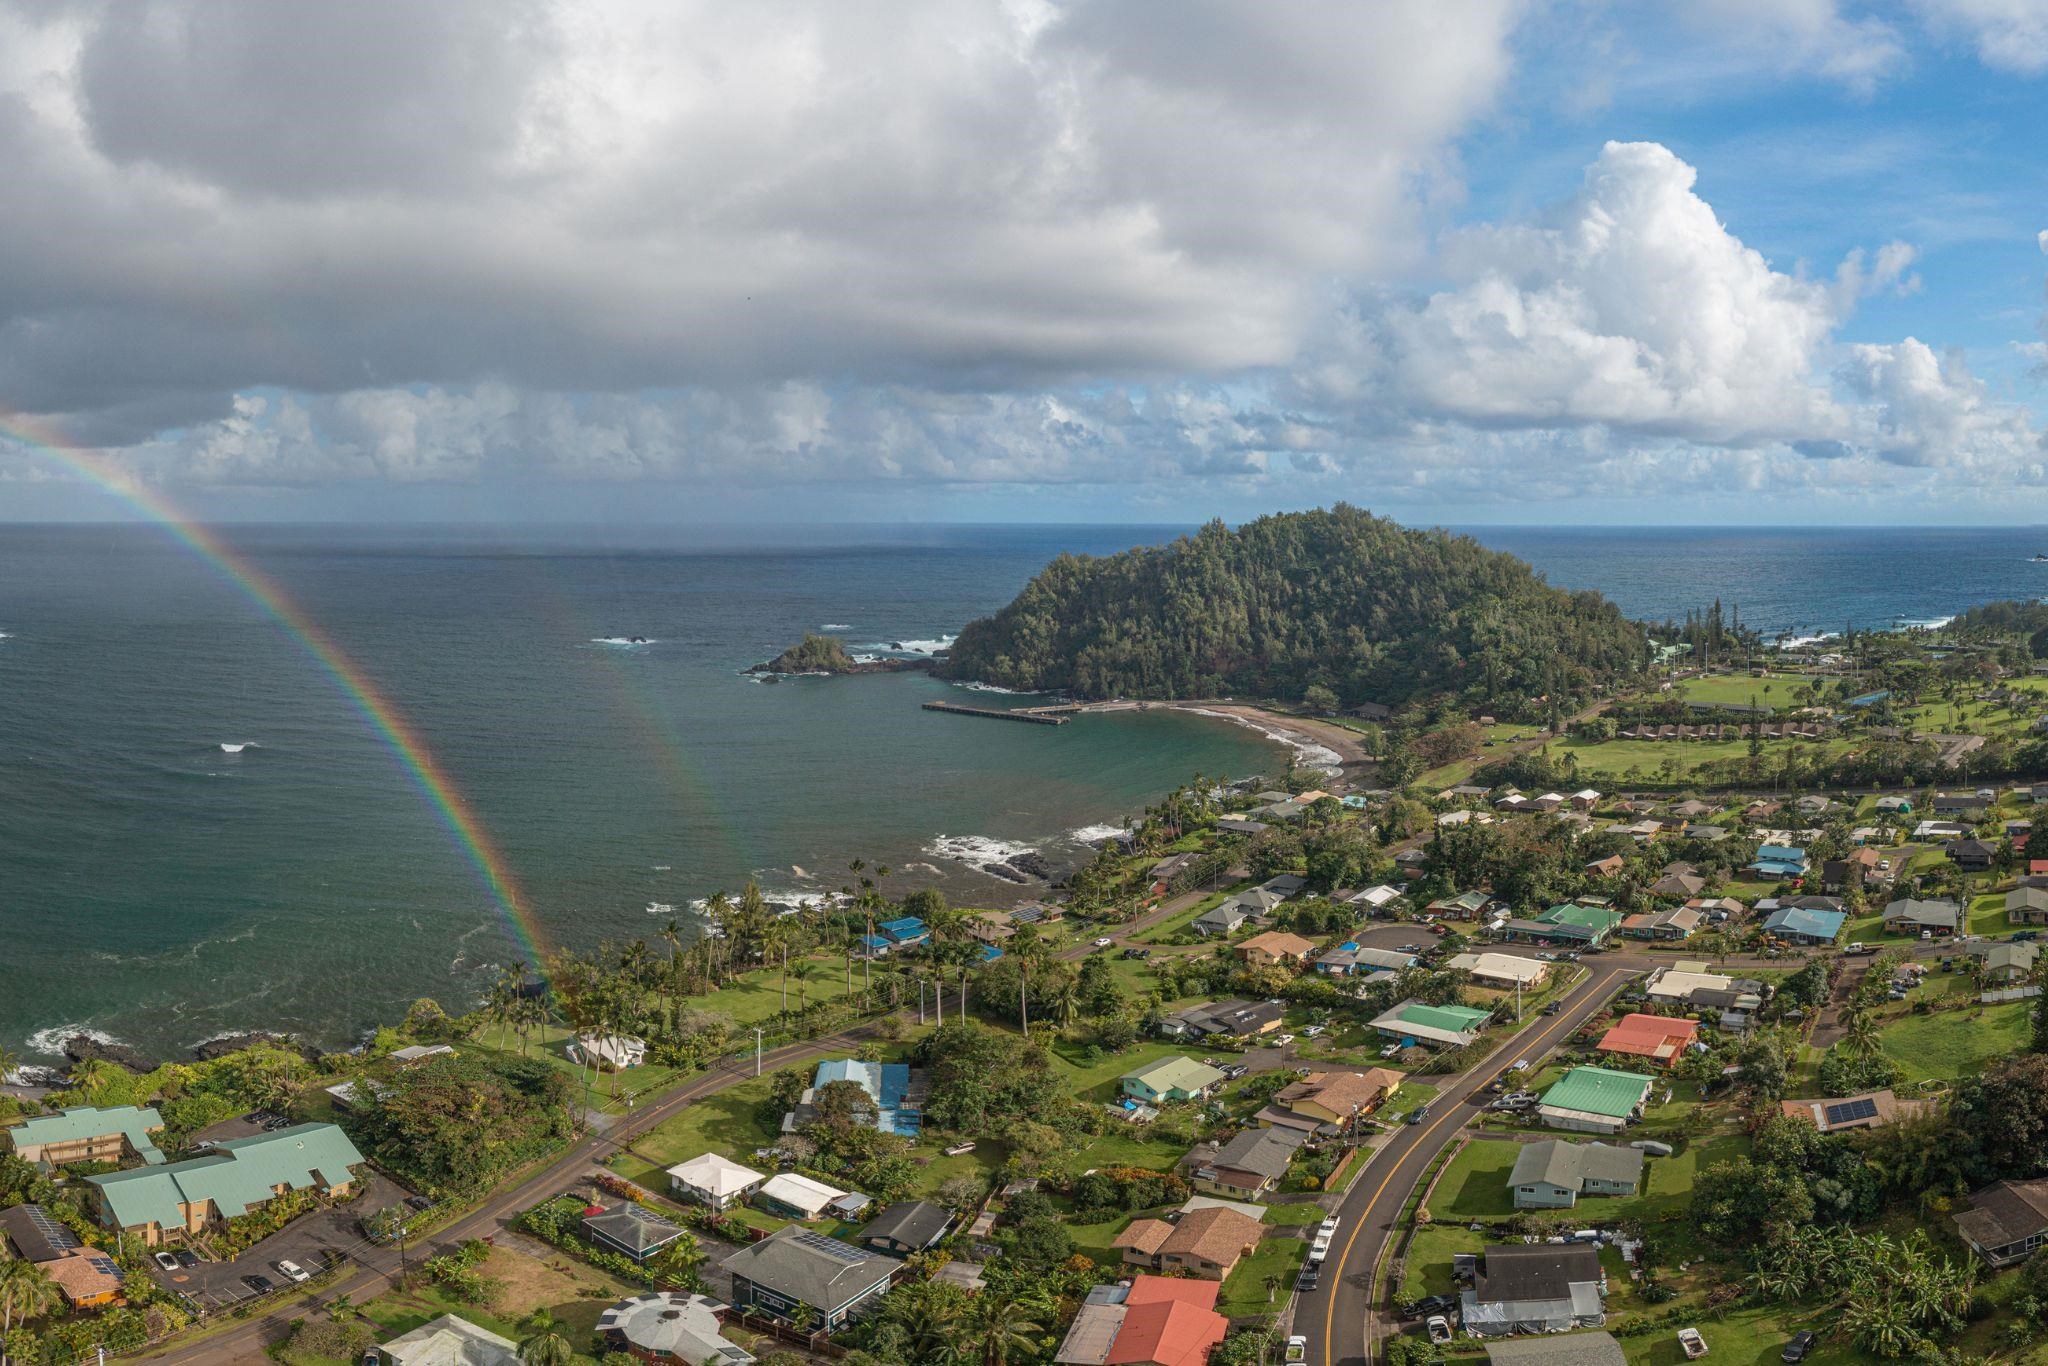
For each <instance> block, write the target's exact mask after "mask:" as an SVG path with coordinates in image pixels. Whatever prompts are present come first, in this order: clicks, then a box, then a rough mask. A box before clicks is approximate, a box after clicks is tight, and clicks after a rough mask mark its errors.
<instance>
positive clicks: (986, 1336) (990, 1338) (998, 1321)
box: [974, 1295, 1043, 1366]
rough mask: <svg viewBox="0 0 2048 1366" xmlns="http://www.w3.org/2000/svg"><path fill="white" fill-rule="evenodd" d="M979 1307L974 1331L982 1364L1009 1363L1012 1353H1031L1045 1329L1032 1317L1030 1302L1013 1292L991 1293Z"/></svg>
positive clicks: (1000, 1364) (984, 1365)
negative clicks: (1007, 1293) (1014, 1295)
mask: <svg viewBox="0 0 2048 1366" xmlns="http://www.w3.org/2000/svg"><path fill="white" fill-rule="evenodd" d="M975 1308H976V1312H975V1316H974V1332H975V1338H976V1341H977V1342H978V1343H979V1345H980V1347H981V1360H982V1366H1008V1363H1009V1361H1010V1356H1011V1354H1012V1353H1018V1354H1023V1355H1028V1354H1029V1353H1030V1351H1031V1348H1032V1345H1033V1343H1034V1341H1035V1339H1036V1338H1037V1336H1038V1334H1039V1333H1040V1332H1042V1331H1043V1328H1042V1326H1041V1325H1040V1324H1039V1323H1038V1322H1037V1321H1036V1320H1034V1319H1032V1318H1031V1317H1029V1316H1030V1314H1031V1312H1032V1310H1031V1308H1030V1306H1028V1305H1026V1304H1025V1303H1024V1302H1023V1301H1022V1300H1019V1299H1016V1298H1015V1297H1013V1296H1008V1295H989V1296H986V1297H984V1298H983V1300H982V1302H981V1303H980V1304H979V1305H977V1306H976V1307H975Z"/></svg>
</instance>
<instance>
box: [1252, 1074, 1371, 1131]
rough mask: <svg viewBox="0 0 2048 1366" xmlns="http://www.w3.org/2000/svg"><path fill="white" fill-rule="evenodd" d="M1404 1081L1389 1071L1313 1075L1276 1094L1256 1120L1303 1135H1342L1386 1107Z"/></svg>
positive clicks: (1290, 1083)
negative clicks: (1359, 1119)
mask: <svg viewBox="0 0 2048 1366" xmlns="http://www.w3.org/2000/svg"><path fill="white" fill-rule="evenodd" d="M1404 1079H1405V1074H1404V1073H1400V1072H1396V1071H1394V1070H1393V1069H1391V1068H1386V1067H1375V1068H1372V1069H1370V1070H1369V1071H1365V1072H1310V1073H1309V1074H1308V1075H1307V1076H1305V1077H1303V1078H1302V1079H1301V1080H1299V1081H1291V1082H1289V1083H1287V1085H1285V1086H1283V1087H1281V1088H1280V1089H1279V1090H1278V1091H1275V1092H1274V1093H1273V1099H1272V1100H1271V1101H1270V1102H1269V1103H1268V1104H1267V1105H1266V1107H1265V1108H1264V1109H1263V1110H1260V1111H1259V1113H1258V1114H1257V1115H1255V1116H1253V1119H1254V1122H1256V1123H1258V1124H1262V1125H1266V1126H1268V1127H1270V1128H1276V1129H1291V1130H1294V1131H1295V1132H1297V1133H1300V1134H1304V1135H1306V1134H1315V1135H1334V1134H1342V1133H1345V1132H1347V1131H1348V1130H1350V1129H1351V1127H1352V1125H1353V1124H1354V1123H1355V1122H1356V1121H1357V1119H1358V1118H1359V1116H1361V1115H1369V1114H1371V1113H1372V1112H1373V1111H1375V1110H1377V1109H1379V1108H1380V1107H1381V1106H1382V1105H1385V1104H1386V1103H1387V1101H1388V1100H1390V1099H1391V1098H1392V1097H1393V1094H1394V1092H1395V1091H1397V1090H1399V1089H1400V1086H1401V1082H1402V1081H1403V1080H1404Z"/></svg>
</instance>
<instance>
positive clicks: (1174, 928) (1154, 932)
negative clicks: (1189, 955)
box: [1135, 882, 1257, 944]
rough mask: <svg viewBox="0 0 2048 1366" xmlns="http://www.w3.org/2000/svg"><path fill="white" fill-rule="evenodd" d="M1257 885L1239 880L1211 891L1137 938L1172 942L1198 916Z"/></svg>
mask: <svg viewBox="0 0 2048 1366" xmlns="http://www.w3.org/2000/svg"><path fill="white" fill-rule="evenodd" d="M1256 885H1257V884H1256V883H1252V882H1239V883H1233V884H1232V885H1231V886H1229V887H1226V888H1224V889H1223V890H1222V891H1220V892H1211V893H1209V895H1207V896H1205V897H1203V898H1202V899H1201V900H1200V901H1197V902H1196V903H1195V904H1194V905H1192V906H1189V907H1187V908H1186V909H1185V910H1179V911H1175V912H1174V913H1173V914H1172V915H1170V916H1168V917H1166V919H1164V920H1162V921H1160V922H1159V923H1158V924H1157V925H1154V926H1153V927H1152V928H1151V929H1149V930H1146V931H1144V932H1143V933H1141V934H1139V935H1136V936H1135V938H1136V940H1137V942H1138V943H1140V944H1166V943H1170V942H1172V940H1173V939H1174V938H1175V936H1177V935H1179V934H1180V932H1181V931H1182V930H1185V929H1186V928H1187V927H1188V926H1190V925H1192V924H1194V922H1195V920H1196V918H1197V917H1198V916H1200V915H1202V914H1203V913H1204V912H1207V911H1210V910H1213V909H1215V908H1216V907H1218V906H1221V905H1222V904H1223V903H1224V901H1225V900H1226V899H1228V898H1229V897H1231V896H1233V895H1235V894H1236V893H1238V892H1241V891H1244V890H1245V889H1246V888H1248V887H1253V886H1256Z"/></svg>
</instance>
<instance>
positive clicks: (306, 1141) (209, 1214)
mask: <svg viewBox="0 0 2048 1366" xmlns="http://www.w3.org/2000/svg"><path fill="white" fill-rule="evenodd" d="M362 1160H363V1155H362V1154H361V1153H359V1152H357V1151H356V1147H355V1144H353V1143H351V1142H349V1140H348V1135H347V1134H345V1133H343V1132H342V1131H341V1130H340V1129H338V1128H336V1127H335V1126H334V1125H332V1124H294V1125H293V1126H291V1127H290V1128H288V1129H279V1130H277V1131H276V1132H275V1133H267V1134H256V1135H253V1136H251V1137H249V1138H233V1139H227V1140H225V1141H223V1142H221V1143H217V1144H215V1145H214V1148H213V1151H212V1152H209V1153H208V1154H207V1155H206V1156H204V1157H195V1158H193V1159H192V1160H191V1161H189V1162H173V1163H170V1164H168V1165H165V1166H156V1167H138V1168H136V1169H135V1170H133V1171H125V1172H110V1173H108V1174H107V1175H105V1176H91V1177H87V1178H86V1179H87V1180H88V1181H90V1182H91V1183H92V1184H93V1185H94V1186H95V1187H97V1188H98V1213H99V1218H100V1222H101V1223H103V1224H105V1225H106V1226H107V1227H108V1228H112V1229H119V1230H120V1231H121V1232H123V1233H132V1234H134V1235H135V1236H137V1237H138V1238H140V1239H142V1241H143V1242H145V1243H147V1244H149V1245H151V1246H155V1245H156V1244H157V1243H159V1242H161V1241H163V1239H164V1237H165V1235H167V1234H184V1235H188V1236H189V1235H191V1234H196V1233H201V1232H204V1231H205V1230H206V1229H208V1228H211V1227H213V1226H215V1225H217V1224H221V1223H224V1222H225V1221H227V1220H229V1219H234V1218H238V1217H239V1216H241V1215H244V1214H247V1213H248V1212H249V1211H251V1210H253V1209H256V1208H257V1207H259V1206H261V1205H263V1204H265V1203H267V1202H269V1201H270V1200H273V1199H275V1198H276V1197H277V1196H280V1195H283V1194H284V1193H285V1192H286V1191H296V1190H316V1191H318V1192H320V1194H322V1195H325V1196H341V1195H346V1194H347V1193H348V1190H349V1186H350V1184H351V1183H352V1182H353V1181H354V1180H355V1173H354V1172H353V1171H351V1170H350V1169H351V1168H353V1167H355V1166H358V1165H359V1164H361V1162H362Z"/></svg>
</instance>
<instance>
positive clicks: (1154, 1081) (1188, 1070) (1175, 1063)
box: [1124, 1055, 1223, 1095]
mask: <svg viewBox="0 0 2048 1366" xmlns="http://www.w3.org/2000/svg"><path fill="white" fill-rule="evenodd" d="M1124 1080H1126V1081H1140V1082H1143V1083H1144V1084H1145V1085H1146V1086H1148V1087H1150V1088H1151V1090H1152V1092H1153V1094H1154V1095H1165V1094H1166V1093H1167V1092H1168V1091H1190V1092H1193V1091H1200V1090H1202V1089H1203V1088H1204V1087H1209V1086H1214V1085H1215V1084H1216V1083H1217V1082H1219V1081H1222V1080H1223V1074H1222V1073H1221V1072H1219V1071H1217V1070H1216V1069H1215V1068H1213V1067H1211V1066H1209V1064H1207V1063H1205V1062H1196V1061H1195V1060H1194V1059H1193V1058H1190V1057H1187V1056H1185V1055H1180V1056H1176V1057H1171V1058H1161V1059H1160V1060H1159V1061H1158V1062H1155V1063H1153V1064H1152V1065H1151V1066H1150V1067H1140V1068H1138V1069H1136V1070H1135V1071H1131V1072H1126V1073H1124Z"/></svg>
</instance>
